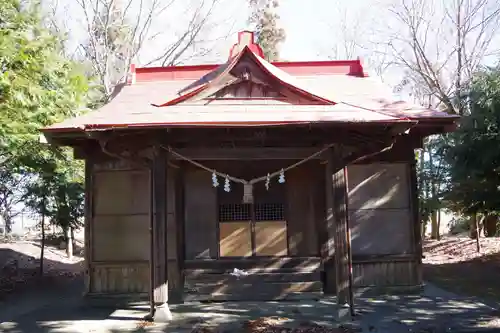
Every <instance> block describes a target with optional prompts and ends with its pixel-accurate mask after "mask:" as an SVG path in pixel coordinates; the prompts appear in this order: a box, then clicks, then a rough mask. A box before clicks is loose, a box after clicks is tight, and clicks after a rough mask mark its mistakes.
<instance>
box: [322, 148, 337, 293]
mask: <svg viewBox="0 0 500 333" xmlns="http://www.w3.org/2000/svg"><path fill="white" fill-rule="evenodd" d="M332 174H333V165H332V163H331V162H330V158H329V159H328V160H327V164H326V168H325V186H326V188H325V196H326V202H325V206H326V214H325V215H326V216H325V223H324V231H325V237H324V239H323V243H322V245H321V259H322V262H323V269H324V274H325V279H324V284H325V286H324V293H325V294H327V295H332V294H335V293H336V285H337V279H336V273H335V247H334V246H335V244H334V242H335V219H334V215H333V210H334V205H333V185H332Z"/></svg>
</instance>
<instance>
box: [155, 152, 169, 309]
mask: <svg viewBox="0 0 500 333" xmlns="http://www.w3.org/2000/svg"><path fill="white" fill-rule="evenodd" d="M153 159H154V160H153V168H152V176H153V184H152V185H153V191H152V193H153V198H151V199H152V200H153V205H154V223H153V235H154V236H153V246H154V284H155V285H154V300H155V303H156V304H163V303H165V302H167V301H168V277H167V263H166V253H167V237H166V220H167V205H166V203H167V193H166V185H167V156H166V152H165V151H164V150H163V149H159V150H157V151H156V153H155V154H154V157H153Z"/></svg>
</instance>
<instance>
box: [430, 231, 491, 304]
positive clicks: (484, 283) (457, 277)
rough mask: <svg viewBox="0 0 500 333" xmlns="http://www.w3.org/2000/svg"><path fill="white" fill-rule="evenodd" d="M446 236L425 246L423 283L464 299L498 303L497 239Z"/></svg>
mask: <svg viewBox="0 0 500 333" xmlns="http://www.w3.org/2000/svg"><path fill="white" fill-rule="evenodd" d="M480 244H481V252H480V253H478V252H477V249H476V241H475V240H472V239H469V238H468V237H466V236H446V237H444V238H443V239H441V240H439V241H435V240H428V241H426V242H425V243H424V255H425V258H424V259H423V262H424V280H426V281H430V282H433V283H434V284H436V285H438V286H440V287H441V288H443V289H446V290H449V291H451V292H454V293H457V294H462V295H465V296H471V297H478V298H481V299H484V300H489V301H493V302H500V283H498V281H499V276H500V237H492V238H480Z"/></svg>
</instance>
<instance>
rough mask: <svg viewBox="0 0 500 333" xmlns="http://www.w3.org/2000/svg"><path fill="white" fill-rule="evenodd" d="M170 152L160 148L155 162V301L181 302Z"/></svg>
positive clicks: (174, 181)
mask: <svg viewBox="0 0 500 333" xmlns="http://www.w3.org/2000/svg"><path fill="white" fill-rule="evenodd" d="M168 159H169V155H168V152H166V151H165V150H163V149H159V150H158V151H157V153H156V156H155V162H154V205H155V228H154V233H155V237H154V239H155V302H156V303H165V302H168V303H180V302H182V290H183V285H182V279H181V273H180V266H181V262H180V257H179V254H180V253H179V250H178V246H179V244H178V235H179V230H178V229H179V223H178V222H179V221H178V217H180V214H179V212H177V211H176V210H177V209H176V208H177V199H178V194H177V192H178V191H177V189H178V187H179V185H178V182H177V176H178V173H179V171H178V170H177V169H174V168H172V167H169V166H168Z"/></svg>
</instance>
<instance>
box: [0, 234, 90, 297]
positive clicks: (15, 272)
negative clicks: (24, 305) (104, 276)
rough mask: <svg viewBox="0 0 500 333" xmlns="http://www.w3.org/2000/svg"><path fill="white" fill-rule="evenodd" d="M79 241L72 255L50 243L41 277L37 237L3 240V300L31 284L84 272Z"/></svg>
mask: <svg viewBox="0 0 500 333" xmlns="http://www.w3.org/2000/svg"><path fill="white" fill-rule="evenodd" d="M78 244H81V243H80V242H79V241H76V244H75V245H76V249H75V251H74V256H73V258H72V259H68V257H67V255H66V252H65V250H61V249H59V248H58V246H56V245H47V246H46V247H45V253H44V265H43V266H44V275H43V277H42V278H40V275H39V272H40V241H39V240H37V239H36V237H26V238H25V239H24V240H16V241H11V242H6V241H5V240H3V241H2V242H0V300H2V299H3V298H5V297H7V296H8V295H9V294H12V293H14V292H24V291H27V290H29V289H30V288H32V287H35V286H36V287H39V286H40V284H43V285H57V284H59V283H60V282H66V281H68V280H71V279H74V278H76V277H78V276H79V275H81V274H82V272H83V267H84V265H83V257H82V254H83V253H82V252H81V249H80V247H79V246H78Z"/></svg>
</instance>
